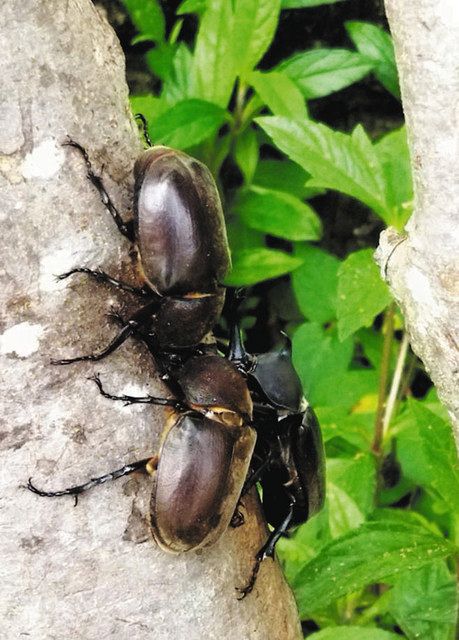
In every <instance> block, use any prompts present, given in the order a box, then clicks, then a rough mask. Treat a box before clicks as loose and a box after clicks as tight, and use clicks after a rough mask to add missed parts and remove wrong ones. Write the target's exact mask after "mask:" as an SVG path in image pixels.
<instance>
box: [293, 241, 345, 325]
mask: <svg viewBox="0 0 459 640" xmlns="http://www.w3.org/2000/svg"><path fill="white" fill-rule="evenodd" d="M295 255H297V256H298V257H300V258H301V259H302V260H303V264H302V265H301V267H298V269H296V271H295V272H294V273H293V275H292V285H293V291H294V292H295V296H296V299H297V302H298V306H299V307H300V310H301V311H302V313H303V314H304V315H305V316H306V318H308V319H309V320H312V321H315V322H320V323H325V322H329V321H331V320H333V319H334V318H335V317H336V298H337V289H338V267H339V260H338V258H335V256H332V255H331V254H330V253H326V252H325V251H323V250H322V249H319V248H318V247H312V246H311V245H306V244H298V245H297V246H296V247H295Z"/></svg>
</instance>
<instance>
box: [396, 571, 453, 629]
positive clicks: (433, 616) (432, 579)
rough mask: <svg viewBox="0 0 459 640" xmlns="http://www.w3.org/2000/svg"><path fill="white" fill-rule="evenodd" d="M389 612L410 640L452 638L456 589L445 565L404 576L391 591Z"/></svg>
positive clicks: (408, 573) (411, 572)
mask: <svg viewBox="0 0 459 640" xmlns="http://www.w3.org/2000/svg"><path fill="white" fill-rule="evenodd" d="M389 611H390V613H391V614H392V615H393V616H394V618H395V620H396V621H397V624H398V625H399V627H400V628H401V629H402V631H403V632H404V633H405V635H406V636H407V637H408V638H409V639H410V640H418V639H419V638H428V639H429V640H450V639H451V638H453V633H454V629H455V622H456V618H457V589H456V581H455V579H454V578H453V576H452V575H451V574H450V572H449V571H448V569H447V567H446V565H445V563H444V562H432V564H429V565H427V566H425V567H422V568H421V569H418V570H417V571H410V572H407V573H404V574H403V575H402V576H401V577H400V579H399V580H397V582H396V583H395V585H394V588H393V589H392V593H391V600H390V605H389Z"/></svg>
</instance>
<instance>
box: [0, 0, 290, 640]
mask: <svg viewBox="0 0 459 640" xmlns="http://www.w3.org/2000/svg"><path fill="white" fill-rule="evenodd" d="M0 23H1V35H0V38H1V40H0V42H1V51H2V57H3V65H2V97H1V101H2V109H1V113H2V115H3V122H2V125H1V128H0V150H1V152H2V156H1V183H2V186H1V189H2V211H1V214H0V215H1V218H2V222H3V225H2V230H3V232H2V236H3V237H2V240H3V246H2V254H1V262H2V266H1V269H0V273H1V288H0V292H1V298H2V304H1V310H2V315H1V325H0V333H1V336H0V340H1V342H0V357H1V378H2V388H3V392H2V410H1V416H2V417H1V420H2V426H1V431H0V447H1V453H0V455H1V476H0V484H1V488H0V497H1V498H0V521H1V542H0V544H1V550H0V553H1V563H0V585H1V587H0V588H1V594H0V636H1V637H2V638H4V639H5V640H9V639H13V638H14V639H15V638H22V637H30V638H33V640H64V639H67V638H75V639H82V640H92V639H94V640H95V639H99V638H114V639H116V640H124V639H126V640H127V639H129V640H141V639H142V640H143V639H146V638H154V639H155V640H172V639H173V640H182V639H183V640H185V639H186V640H194V639H196V640H198V639H199V640H201V639H202V638H222V639H224V638H238V639H262V638H263V640H267V639H272V640H279V639H285V640H290V639H297V638H300V637H301V632H300V628H299V623H298V617H297V612H296V607H295V604H294V601H293V598H292V595H291V592H290V590H289V589H288V587H287V585H286V583H285V581H284V579H283V577H282V574H281V572H280V570H279V567H278V566H277V564H276V563H274V562H271V561H266V562H265V563H264V564H263V566H262V568H261V571H260V576H259V580H258V583H257V586H256V589H255V591H254V592H253V593H252V594H251V595H250V596H249V597H247V598H246V600H244V601H243V602H238V601H237V599H236V591H235V587H236V586H241V585H243V584H244V583H245V582H246V580H247V578H248V576H249V575H250V571H251V567H252V561H253V556H254V553H255V552H256V550H257V549H258V548H259V546H260V544H261V543H262V542H263V540H264V539H265V536H266V526H265V524H264V522H263V520H262V518H261V516H260V511H259V508H258V504H257V501H256V499H255V498H254V497H253V496H251V497H248V498H247V500H245V516H246V524H245V525H244V526H243V527H240V528H239V529H236V530H228V531H227V533H226V534H225V535H224V536H223V538H222V539H221V540H220V541H219V542H218V543H217V544H216V545H215V546H214V547H213V548H211V549H209V550H205V551H203V552H201V553H189V554H184V555H181V556H170V555H168V554H165V553H163V552H161V551H159V550H158V549H157V548H156V547H155V544H154V542H153V540H152V538H151V534H150V532H149V528H148V524H147V514H148V502H149V489H150V488H149V481H148V478H147V477H145V476H139V477H134V476H131V477H129V478H128V479H122V480H118V481H116V482H112V483H108V484H107V485H104V486H102V487H99V488H97V489H95V490H93V491H90V492H88V493H87V494H85V495H83V496H82V497H81V498H80V502H79V504H78V506H77V507H76V508H74V507H73V503H72V500H71V498H56V499H45V498H40V497H38V496H36V495H34V494H32V493H30V492H28V491H27V490H26V489H25V488H24V487H23V486H21V485H24V484H25V483H26V482H27V478H28V476H32V477H33V480H34V481H35V483H36V484H37V485H39V486H42V487H44V488H48V489H50V490H53V489H60V488H63V487H65V486H69V485H71V484H75V483H78V482H81V481H84V480H86V479H87V478H89V477H91V476H97V475H100V474H102V473H105V472H107V471H111V470H113V469H116V468H118V467H120V466H122V465H123V464H125V463H127V462H130V461H133V460H137V459H140V458H143V457H146V456H148V455H149V454H151V453H152V451H153V450H154V445H155V442H156V441H157V438H158V434H159V433H160V431H161V428H162V424H163V421H164V417H163V412H162V410H161V409H158V408H156V409H154V408H152V407H141V406H137V407H135V406H134V407H132V406H131V407H123V406H120V404H119V403H113V402H110V401H108V400H105V399H104V398H102V397H101V396H100V395H99V393H98V391H97V389H96V388H95V386H94V384H93V383H92V382H90V381H88V380H87V377H88V376H89V375H90V374H91V373H94V372H100V373H101V376H102V378H103V380H104V382H105V384H106V386H107V388H108V387H109V388H110V389H111V390H113V391H114V392H115V393H116V392H120V393H122V392H131V393H137V394H138V393H140V394H143V393H145V392H150V393H153V394H156V395H159V394H160V393H161V392H163V393H164V392H165V389H164V387H163V386H162V383H161V381H160V380H159V379H158V378H157V376H156V374H155V371H154V365H153V363H152V360H151V357H149V356H148V354H147V352H146V351H145V350H144V348H143V347H142V345H140V344H137V343H135V341H130V342H129V343H127V344H126V345H125V346H123V347H122V348H121V349H119V350H118V351H117V352H116V353H115V354H113V355H112V356H111V357H110V358H107V359H106V360H104V361H102V362H100V363H99V364H97V366H92V365H89V364H87V363H80V364H78V365H74V366H69V367H57V366H52V365H50V359H51V358H52V357H59V356H63V355H64V354H66V355H67V354H81V353H86V352H89V351H91V350H93V349H94V348H97V347H98V346H100V345H103V344H106V343H107V341H108V339H109V338H110V337H111V336H112V335H114V332H115V328H114V327H113V325H111V324H110V322H109V321H108V320H107V318H106V315H105V314H107V312H108V311H109V310H110V306H111V305H112V304H113V305H115V306H120V307H121V308H122V309H123V311H124V313H126V314H128V313H129V311H131V310H133V309H134V308H135V307H136V303H138V302H137V301H136V300H134V298H129V296H127V294H124V295H121V294H118V293H114V292H113V291H112V290H110V289H108V288H106V287H104V286H103V285H99V284H96V283H91V282H88V281H87V280H86V279H84V277H80V278H79V277H78V276H75V277H74V278H73V279H72V280H71V281H60V282H58V281H56V280H55V277H54V276H55V274H59V273H62V272H65V271H67V270H68V269H70V268H72V267H75V266H88V267H97V266H100V267H103V268H104V269H105V270H106V271H108V272H109V273H111V274H113V275H114V276H115V277H116V276H118V277H122V278H123V279H125V280H129V279H131V281H133V278H134V272H133V262H132V260H133V259H132V256H130V254H129V248H130V247H129V244H128V243H127V242H126V241H125V240H124V239H123V238H122V237H121V236H120V235H119V234H118V232H117V230H116V228H115V226H114V224H113V222H112V221H111V220H110V219H109V216H108V213H107V211H106V210H105V209H104V207H103V205H102V204H101V203H100V200H99V198H98V195H97V193H96V192H95V191H94V189H93V188H92V186H91V185H90V184H89V182H88V181H87V180H86V178H85V167H84V163H83V162H82V160H81V157H80V156H79V155H78V154H77V153H76V152H75V150H73V149H71V148H68V147H62V146H61V143H62V142H63V141H65V139H66V136H67V135H69V136H71V137H72V138H73V139H75V140H77V141H79V142H80V143H81V144H83V145H84V146H86V147H87V148H88V151H89V154H90V156H91V159H92V160H93V163H94V167H95V169H96V170H99V171H102V168H103V177H104V181H105V183H106V185H107V187H108V189H109V191H110V193H111V194H112V196H113V198H114V200H115V202H116V203H117V204H118V205H119V208H120V210H121V211H128V210H129V203H130V197H131V192H130V188H131V186H132V184H131V171H132V166H133V162H134V159H135V158H136V156H137V155H138V154H139V152H140V150H141V144H140V142H139V136H138V133H137V129H136V127H135V124H133V121H132V118H131V116H130V113H129V106H128V99H127V87H126V84H125V80H124V62H123V55H122V52H121V50H120V46H119V43H118V42H117V40H116V37H115V36H114V34H113V31H112V30H111V28H110V27H109V26H108V25H107V23H106V21H105V19H104V18H103V17H102V16H101V15H100V14H99V13H98V12H97V10H96V9H95V8H94V7H93V5H92V4H91V2H89V0H67V2H63V1H62V0H25V2H7V3H4V5H3V7H2V9H1V13H0Z"/></svg>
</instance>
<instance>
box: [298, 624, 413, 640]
mask: <svg viewBox="0 0 459 640" xmlns="http://www.w3.org/2000/svg"><path fill="white" fill-rule="evenodd" d="M307 640H402V639H401V636H399V635H398V633H390V632H389V631H383V630H382V629H376V628H375V627H353V626H351V625H350V626H345V627H328V628H327V629H322V630H321V631H317V633H313V634H311V635H310V636H308V638H307Z"/></svg>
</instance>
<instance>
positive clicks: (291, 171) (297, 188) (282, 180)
mask: <svg viewBox="0 0 459 640" xmlns="http://www.w3.org/2000/svg"><path fill="white" fill-rule="evenodd" d="M310 177H311V176H310V174H309V173H306V171H304V169H302V168H301V167H300V166H299V165H298V164H296V163H295V162H290V160H261V161H260V162H259V163H258V166H257V169H256V171H255V175H254V177H253V182H254V184H257V185H259V186H260V187H265V188H266V189H275V190H276V191H286V192H287V193H291V194H292V196H296V197H297V198H300V200H304V199H305V198H312V197H313V196H315V195H317V194H319V193H321V191H320V190H319V189H311V188H309V187H307V186H306V181H307V180H308V179H309V178H310Z"/></svg>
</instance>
